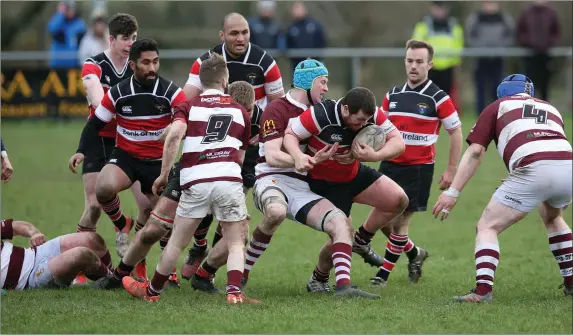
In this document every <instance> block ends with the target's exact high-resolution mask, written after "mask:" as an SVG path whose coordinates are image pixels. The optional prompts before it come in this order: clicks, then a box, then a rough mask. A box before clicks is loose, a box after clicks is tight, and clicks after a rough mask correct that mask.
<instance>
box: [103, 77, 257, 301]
mask: <svg viewBox="0 0 573 335" xmlns="http://www.w3.org/2000/svg"><path fill="white" fill-rule="evenodd" d="M228 91H229V95H230V96H231V97H232V98H233V100H234V101H236V102H237V103H239V104H241V105H242V106H243V107H244V108H245V109H246V110H247V111H249V113H250V112H251V110H253V109H255V108H256V107H255V106H254V102H255V99H254V91H253V88H252V87H251V85H249V84H248V83H247V82H244V81H238V82H234V83H232V84H230V85H229V89H228ZM170 127H171V126H170ZM166 132H167V134H168V132H169V130H167V131H166ZM179 174H180V167H179V163H176V164H174V165H173V168H171V171H170V173H169V177H168V181H167V185H166V186H165V188H164V190H163V191H162V193H161V196H160V197H159V200H158V201H157V204H156V205H155V207H154V208H153V211H152V212H151V216H150V217H149V220H148V221H147V223H146V224H145V226H144V227H143V229H141V230H140V231H139V232H138V233H136V234H135V238H134V239H133V241H132V242H131V244H130V246H129V248H128V250H127V251H126V253H125V256H124V257H123V258H122V260H121V262H120V263H119V265H118V266H117V267H116V268H115V271H114V273H113V276H110V277H106V278H102V279H100V280H98V281H97V282H95V283H94V284H93V286H92V287H94V288H101V289H116V288H120V287H122V286H121V280H122V279H123V277H125V276H129V274H130V273H131V271H132V270H133V269H134V264H138V262H139V260H141V259H143V258H145V257H146V256H147V254H148V253H149V251H150V250H151V247H152V246H153V245H154V244H155V243H157V242H158V241H159V244H160V246H161V250H164V249H165V246H166V245H167V241H169V237H170V236H171V231H172V229H173V219H174V218H175V214H176V210H177V204H178V203H179V198H180V197H181V186H180V184H179ZM202 223H203V221H201V224H202ZM201 224H200V225H199V227H200V226H201ZM207 228H208V227H207ZM197 229H199V228H197ZM221 234H222V233H221ZM195 236H196V235H195ZM220 236H221V237H222V235H220ZM219 242H220V241H219ZM214 243H215V241H214ZM217 245H218V246H215V245H214V247H213V249H211V251H210V253H209V255H210V256H209V257H208V260H209V261H210V262H211V263H210V264H215V265H217V268H218V267H221V266H223V265H225V263H226V262H227V253H226V251H227V248H226V245H225V242H223V243H221V244H220V245H219V244H218V243H217ZM199 265H200V264H199ZM207 269H209V268H208V267H207ZM195 271H197V269H195ZM213 273H214V272H213ZM193 274H195V272H193V273H192V274H191V276H193ZM201 274H203V272H201ZM175 275H176V272H175V273H172V274H171V275H170V276H169V279H168V287H169V286H171V287H173V286H178V285H175V284H176V277H175ZM212 279H213V276H209V275H203V276H198V275H195V276H193V279H192V281H191V285H192V286H193V288H195V289H200V290H202V291H206V292H212V291H213V290H214V289H215V288H214V285H213V280H212Z"/></svg>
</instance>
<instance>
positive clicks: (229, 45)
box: [181, 13, 284, 279]
mask: <svg viewBox="0 0 573 335" xmlns="http://www.w3.org/2000/svg"><path fill="white" fill-rule="evenodd" d="M219 37H220V38H221V41H222V42H223V43H221V44H219V45H217V46H215V47H214V48H213V49H211V50H209V51H208V52H206V53H205V54H203V55H202V56H201V57H199V58H197V60H195V62H194V63H193V65H192V66H191V70H190V71H189V79H188V80H187V83H186V84H185V86H184V87H183V91H184V92H185V94H186V96H187V97H188V98H189V99H190V98H193V97H195V96H197V95H199V93H201V91H202V90H203V88H202V85H201V81H200V80H199V69H200V68H201V63H202V62H203V61H204V60H205V59H207V58H209V56H210V55H211V54H212V53H216V54H219V55H221V56H223V58H224V59H225V61H226V63H227V69H228V70H229V83H233V82H235V81H240V80H241V81H246V82H248V83H249V84H251V85H252V86H253V88H254V89H255V99H256V105H257V107H258V108H256V109H255V110H254V112H253V117H252V119H251V124H252V125H253V128H255V127H257V128H258V125H259V118H260V113H261V112H262V110H263V109H264V108H265V106H266V105H267V103H268V102H269V101H272V100H274V99H278V98H280V97H282V96H283V95H284V89H283V83H282V78H281V73H280V70H279V67H278V65H277V63H276V62H275V60H274V59H273V57H272V56H271V55H270V54H268V53H266V52H265V51H264V50H262V49H261V48H260V47H258V46H257V45H255V44H253V43H250V30H249V24H248V22H247V20H246V19H245V18H244V17H243V16H242V15H241V14H238V13H230V14H228V15H226V16H225V17H224V19H223V26H222V30H221V31H220V32H219ZM254 130H257V131H254ZM251 134H253V135H254V136H253V138H252V139H251V142H250V144H251V145H250V146H249V148H248V149H247V153H246V156H245V161H244V163H243V167H242V173H241V174H242V176H243V183H244V186H245V187H246V189H250V188H252V187H253V185H254V183H255V164H256V161H257V159H258V157H259V156H258V140H259V135H258V134H259V132H258V129H252V131H251ZM212 221H213V216H212V215H210V214H209V215H207V216H206V217H205V220H203V221H202V222H201V224H200V225H199V227H198V228H197V230H196V231H195V243H194V245H193V247H192V248H191V249H189V254H188V255H187V257H186V259H185V262H184V264H183V266H182V268H181V276H182V277H183V278H185V279H189V278H191V276H192V275H193V274H194V273H195V272H196V270H197V268H198V266H199V265H200V264H201V261H202V260H203V259H204V258H205V257H206V256H207V254H208V248H207V239H206V236H207V232H208V231H209V226H210V225H211V223H212ZM219 232H220V227H217V232H216V233H215V237H214V239H213V244H212V246H214V245H215V243H217V241H218V240H219V239H220V238H221V235H220V234H219Z"/></svg>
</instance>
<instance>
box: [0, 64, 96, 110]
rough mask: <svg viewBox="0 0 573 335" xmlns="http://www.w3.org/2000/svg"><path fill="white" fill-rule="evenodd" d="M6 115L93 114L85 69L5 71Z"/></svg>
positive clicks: (3, 103) (4, 99) (3, 74)
mask: <svg viewBox="0 0 573 335" xmlns="http://www.w3.org/2000/svg"><path fill="white" fill-rule="evenodd" d="M1 108H2V109H1V115H2V118H3V119H4V118H6V119H8V118H14V119H15V118H43V117H55V118H70V117H87V116H88V114H89V110H88V105H87V100H86V97H85V89H84V86H83V84H82V73H81V69H57V70H55V69H54V70H52V69H23V70H2V105H1Z"/></svg>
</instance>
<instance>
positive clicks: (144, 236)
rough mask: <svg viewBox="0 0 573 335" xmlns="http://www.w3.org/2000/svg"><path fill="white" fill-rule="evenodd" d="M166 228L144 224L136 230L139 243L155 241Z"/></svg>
mask: <svg viewBox="0 0 573 335" xmlns="http://www.w3.org/2000/svg"><path fill="white" fill-rule="evenodd" d="M165 233H166V230H164V229H163V228H161V227H159V226H156V225H146V226H145V227H144V228H143V229H142V230H140V231H139V232H138V234H139V239H140V241H141V243H143V244H146V245H152V244H155V243H157V242H158V241H159V240H161V238H162V237H163V236H164V235H165Z"/></svg>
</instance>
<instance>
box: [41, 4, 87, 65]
mask: <svg viewBox="0 0 573 335" xmlns="http://www.w3.org/2000/svg"><path fill="white" fill-rule="evenodd" d="M48 32H49V33H50V35H51V37H52V42H51V59H50V67H51V68H72V67H77V66H78V59H77V56H76V57H69V56H68V57H65V58H58V53H60V52H67V53H76V55H77V52H78V48H79V44H80V41H81V39H82V37H83V36H84V35H85V33H86V24H85V22H84V20H83V19H82V18H81V17H79V15H78V14H77V11H76V4H75V1H62V2H60V4H59V6H58V11H57V12H56V14H54V16H52V18H51V19H50V22H49V23H48Z"/></svg>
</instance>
